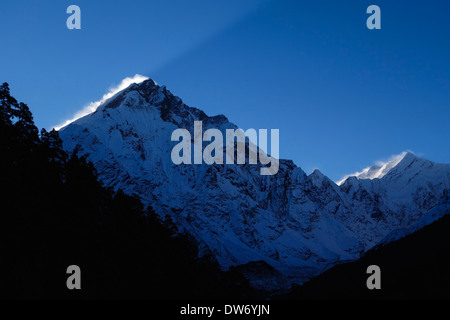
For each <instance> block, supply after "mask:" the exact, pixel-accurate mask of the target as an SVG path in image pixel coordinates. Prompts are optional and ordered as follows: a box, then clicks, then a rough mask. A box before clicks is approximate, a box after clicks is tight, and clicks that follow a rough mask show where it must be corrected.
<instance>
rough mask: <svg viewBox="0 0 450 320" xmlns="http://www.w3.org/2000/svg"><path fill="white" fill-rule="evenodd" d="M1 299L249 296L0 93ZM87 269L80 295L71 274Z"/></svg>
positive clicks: (240, 283)
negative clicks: (71, 283) (69, 286)
mask: <svg viewBox="0 0 450 320" xmlns="http://www.w3.org/2000/svg"><path fill="white" fill-rule="evenodd" d="M0 104H1V105H0V106H1V109H0V170H1V173H0V176H1V180H0V183H1V192H0V201H1V214H0V219H1V220H0V298H3V299H5V298H6V299H15V298H32V299H35V298H37V299H42V298H44V299H45V298H57V299H59V298H62V299H66V298H67V299H70V298H150V299H196V298H198V299H205V298H215V299H219V298H225V299H229V298H235V299H236V298H237V299H241V298H242V299H243V298H252V297H254V295H255V292H254V291H253V290H252V289H251V288H250V287H249V286H248V283H247V282H246V280H245V279H244V278H243V277H242V276H241V275H240V274H239V273H237V272H236V271H228V272H223V271H220V269H219V267H218V264H217V263H216V262H215V261H214V260H213V259H212V258H211V257H203V258H198V252H197V249H196V245H195V243H194V242H193V240H192V239H191V238H189V237H188V236H187V235H180V234H179V233H178V232H177V230H176V227H175V226H174V225H173V224H172V223H171V221H170V219H168V218H167V219H164V220H163V221H162V220H160V219H159V218H158V217H157V216H156V214H155V213H154V212H153V210H152V208H151V207H149V208H144V207H143V205H142V203H141V202H140V200H139V199H138V198H136V197H132V196H128V195H125V194H124V193H123V192H121V191H119V192H113V191H112V190H109V189H106V188H104V187H103V186H102V185H101V183H100V182H99V180H98V179H97V177H96V174H95V170H94V167H93V166H92V164H91V163H88V162H87V161H86V160H85V159H84V158H82V157H78V156H77V155H76V154H73V155H68V154H67V153H66V152H65V151H64V150H63V149H62V141H61V140H60V138H59V136H58V132H57V131H55V130H53V131H51V132H47V131H46V130H45V129H42V130H41V131H40V132H39V131H38V129H37V127H36V126H35V125H34V122H33V116H32V113H31V112H30V110H29V108H28V106H27V105H26V104H24V103H21V102H20V103H19V102H18V101H17V100H16V99H15V98H13V97H12V96H11V95H10V89H9V86H8V84H7V83H4V84H3V85H1V87H0ZM70 265H78V266H79V267H80V268H81V290H69V289H67V287H66V280H67V278H68V277H69V276H70V275H69V274H66V269H67V267H68V266H70Z"/></svg>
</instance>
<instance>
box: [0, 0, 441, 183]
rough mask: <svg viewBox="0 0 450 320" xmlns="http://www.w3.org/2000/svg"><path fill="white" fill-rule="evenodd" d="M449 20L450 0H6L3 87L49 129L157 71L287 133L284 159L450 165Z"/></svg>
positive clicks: (217, 105) (337, 169)
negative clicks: (422, 160)
mask: <svg viewBox="0 0 450 320" xmlns="http://www.w3.org/2000/svg"><path fill="white" fill-rule="evenodd" d="M71 4H76V5H78V6H80V8H81V20H82V22H81V27H82V29H81V30H68V29H67V27H66V20H67V17H68V16H69V15H68V14H67V13H66V8H67V7H68V6H69V5H71ZM371 4H376V5H378V6H379V7H380V8H381V30H368V29H367V27H366V20H367V17H368V16H369V15H368V14H366V9H367V7H368V6H369V5H371ZM449 15H450V1H447V0H442V1H437V0H427V1H422V0H421V1H417V0H414V1H401V0H396V1H392V0H389V1H387V0H370V1H365V0H353V1H350V0H342V1H336V0H328V1H325V0H308V1H284V0H274V1H270V0H265V1H264V0H227V1H223V0H190V1H185V0H164V1H151V0H145V1H144V0H142V1H135V0H128V1H100V0H95V1H92V0H89V1H85V0H71V1H64V0H55V1H50V0H42V1H33V0H14V1H10V0H2V2H1V5H0V41H1V42H0V43H1V45H0V81H1V82H4V81H6V82H8V83H9V84H10V86H11V89H12V94H13V95H14V96H15V97H16V98H17V99H18V100H20V101H24V102H26V103H27V104H28V105H29V106H30V107H31V109H32V111H33V113H34V116H35V121H36V124H37V125H38V126H39V127H45V128H51V127H52V126H56V125H58V124H60V123H61V122H64V121H65V120H67V119H70V118H71V117H72V116H73V114H75V113H76V112H77V111H79V110H80V109H82V108H83V107H84V106H86V105H87V104H89V103H90V102H92V101H97V100H100V99H101V97H102V96H103V94H105V93H106V92H107V91H108V89H109V88H111V87H112V86H115V85H117V84H119V83H120V82H121V80H122V79H124V78H126V77H130V76H134V75H135V74H141V75H145V76H147V77H150V78H152V79H154V80H155V81H156V82H158V83H159V84H164V85H166V86H167V88H168V89H169V90H171V91H172V92H173V93H174V94H175V95H178V96H180V97H181V98H182V99H183V100H184V102H185V103H187V104H188V105H190V106H193V107H198V108H200V109H202V110H204V111H205V112H206V113H207V114H208V115H211V116H212V115H216V114H225V115H226V116H227V117H228V118H229V119H230V121H232V122H234V123H235V124H236V125H238V126H239V127H241V128H243V129H248V128H256V129H260V128H261V129H264V128H266V129H280V155H281V157H282V158H287V159H293V160H294V161H295V163H296V164H297V165H299V166H301V167H302V168H303V169H304V170H305V171H306V172H307V173H310V172H311V171H312V170H313V169H314V168H319V169H320V170H321V171H322V172H323V173H325V174H326V175H328V176H329V177H330V178H332V179H334V180H338V179H339V178H341V177H342V176H344V175H345V174H348V173H351V172H354V171H358V170H361V169H363V168H364V167H366V166H369V165H371V164H373V163H374V162H375V161H376V160H380V159H387V158H389V157H390V156H391V155H393V154H399V153H401V152H402V151H405V150H411V151H413V152H415V153H416V154H418V155H420V156H423V157H426V158H428V159H430V160H433V161H436V162H445V163H450V147H449V145H450V143H449V142H450V87H449V82H450V23H449V22H448V16H449Z"/></svg>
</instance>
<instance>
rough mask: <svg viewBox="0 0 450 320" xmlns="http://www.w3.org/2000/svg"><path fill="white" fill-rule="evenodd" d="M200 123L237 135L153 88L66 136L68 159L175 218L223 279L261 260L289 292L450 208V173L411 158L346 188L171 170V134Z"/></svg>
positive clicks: (233, 172)
mask: <svg viewBox="0 0 450 320" xmlns="http://www.w3.org/2000/svg"><path fill="white" fill-rule="evenodd" d="M196 120H201V121H202V122H203V126H204V130H206V129H207V128H217V129H219V130H221V131H224V130H226V129H227V128H232V129H236V128H237V127H236V126H235V125H234V124H232V123H230V122H229V121H228V119H227V118H226V117H225V116H223V115H219V116H215V117H210V116H208V115H206V114H205V113H204V112H203V111H201V110H199V109H197V108H192V107H188V106H186V105H185V104H184V103H183V102H182V100H181V99H180V98H178V97H176V96H174V95H173V94H172V93H171V92H170V91H168V90H167V89H166V88H165V87H164V86H159V85H157V84H156V83H155V82H153V81H152V80H147V81H144V82H142V83H140V84H132V85H131V86H129V87H128V88H127V89H125V90H123V91H121V92H119V93H117V94H116V95H115V96H114V97H112V98H110V99H109V100H107V101H105V102H104V103H103V104H102V105H100V106H99V107H98V109H97V110H96V111H95V112H94V113H92V114H89V115H87V116H85V117H83V118H81V119H78V120H77V121H75V122H73V123H71V124H69V125H68V126H67V127H65V128H63V129H62V130H61V131H60V135H61V138H62V139H63V142H64V147H65V149H67V150H68V151H77V152H78V153H79V154H80V155H85V156H86V157H87V158H88V159H89V160H91V161H92V162H93V163H94V165H95V167H96V169H97V171H98V173H99V177H100V179H101V180H102V181H103V183H104V184H105V185H107V186H110V187H113V188H114V189H116V190H117V189H122V190H124V191H125V192H126V193H129V194H136V195H138V196H139V197H140V198H141V199H142V200H143V201H144V202H145V203H148V204H151V205H152V206H153V207H154V209H155V211H156V212H157V213H158V214H159V215H161V216H163V217H164V216H166V215H169V216H170V217H171V218H172V220H173V221H174V222H175V223H176V224H177V225H178V226H180V228H181V229H183V230H185V231H187V232H189V233H191V234H192V235H193V236H194V237H195V238H196V239H197V241H198V243H199V244H200V246H201V248H202V250H203V252H208V253H211V254H212V255H213V256H215V257H216V259H217V261H218V262H219V263H220V265H221V266H222V267H223V268H224V269H226V268H228V267H229V266H232V265H240V264H245V263H248V262H251V261H260V260H263V261H265V262H267V263H268V264H270V265H271V266H273V267H274V268H276V269H277V270H278V271H280V272H281V273H282V274H283V275H284V276H286V277H287V278H288V279H289V281H287V283H289V282H290V281H294V282H302V281H304V280H306V279H309V278H311V277H312V276H314V275H316V274H317V273H318V272H320V271H321V270H323V268H325V267H329V266H331V265H333V263H337V262H338V261H342V260H351V259H357V258H358V257H359V256H360V255H361V254H362V253H364V252H365V251H366V250H368V249H370V248H372V247H373V246H375V245H376V244H377V243H379V242H380V241H381V240H382V239H384V238H385V237H386V236H387V235H388V234H389V233H391V232H393V231H394V230H399V229H409V228H414V226H416V225H417V223H419V221H422V222H423V221H425V222H426V221H431V220H432V219H428V220H427V218H426V217H427V215H428V214H429V213H430V212H431V210H432V209H433V208H435V207H437V206H438V205H439V206H441V207H445V206H443V205H444V204H446V203H449V202H450V201H449V195H450V165H444V164H435V163H433V162H431V161H428V160H426V159H421V158H417V157H415V156H414V155H413V154H411V153H407V154H405V155H404V156H403V157H402V159H400V161H399V162H397V163H396V164H395V165H392V163H391V165H386V166H384V167H383V166H380V168H378V169H376V170H375V169H374V172H375V171H376V173H374V175H376V176H377V179H372V180H370V179H362V177H365V176H359V178H357V177H350V178H348V179H346V180H345V181H344V182H343V183H342V184H341V185H340V186H338V185H337V184H336V183H334V182H333V181H331V180H330V179H329V178H328V177H326V176H325V175H323V174H322V173H320V172H319V171H318V170H317V171H315V172H313V173H312V174H311V175H309V176H307V175H306V174H305V172H304V171H303V170H302V169H301V168H299V167H297V166H296V165H295V164H294V163H293V162H292V161H290V160H282V159H281V160H280V167H279V171H278V174H277V175H275V176H261V175H260V174H259V167H258V165H174V164H173V162H172V161H171V157H170V153H171V150H172V147H173V146H174V145H175V144H176V142H171V139H170V137H171V133H172V132H173V130H175V129H176V128H185V129H187V130H190V131H191V133H192V130H193V123H194V121H196ZM431 214H432V213H431ZM440 214H445V213H442V212H440ZM421 219H422V220H421ZM422 222H420V223H422ZM420 225H421V224H420Z"/></svg>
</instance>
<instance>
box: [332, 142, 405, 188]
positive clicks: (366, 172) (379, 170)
mask: <svg viewBox="0 0 450 320" xmlns="http://www.w3.org/2000/svg"><path fill="white" fill-rule="evenodd" d="M406 154H408V151H403V152H402V153H400V154H396V155H393V156H391V157H390V158H389V160H387V161H377V162H376V164H375V165H373V166H370V167H367V168H365V169H363V170H362V171H358V172H355V173H352V174H349V175H346V176H345V177H343V178H342V179H341V180H339V181H338V182H336V184H337V185H339V186H340V185H341V184H343V183H344V182H345V180H347V178H349V177H356V178H358V179H370V180H372V179H376V178H379V179H380V178H383V177H384V176H385V175H386V174H387V173H388V172H389V171H390V170H391V169H392V168H394V167H395V166H396V165H397V164H399V162H400V161H402V159H403V158H404V157H405V156H406Z"/></svg>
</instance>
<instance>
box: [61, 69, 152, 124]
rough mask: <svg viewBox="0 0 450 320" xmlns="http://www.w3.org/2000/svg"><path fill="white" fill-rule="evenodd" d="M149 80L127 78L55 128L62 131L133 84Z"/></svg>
mask: <svg viewBox="0 0 450 320" xmlns="http://www.w3.org/2000/svg"><path fill="white" fill-rule="evenodd" d="M148 79H149V78H148V77H146V76H143V75H140V74H136V75H135V76H134V77H127V78H125V79H123V80H122V82H120V84H119V85H117V86H115V87H111V88H110V89H109V91H108V92H107V93H106V94H104V95H103V97H102V98H101V99H100V100H98V101H94V102H91V103H89V104H87V105H86V106H85V107H84V108H83V109H81V110H80V111H78V112H77V113H75V115H74V116H73V117H72V119H69V120H67V121H64V122H63V123H61V124H59V125H57V126H55V130H58V131H59V130H60V129H62V128H64V127H65V126H67V125H68V124H70V123H72V122H74V121H76V120H78V119H80V118H82V117H84V116H86V115H88V114H90V113H92V112H94V111H95V110H97V108H98V107H99V106H100V105H101V104H102V103H103V102H105V101H106V100H108V99H110V98H112V97H113V96H114V95H115V94H117V93H118V92H120V91H122V90H124V89H126V88H128V87H129V86H130V85H132V84H133V83H141V82H144V81H145V80H148Z"/></svg>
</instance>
